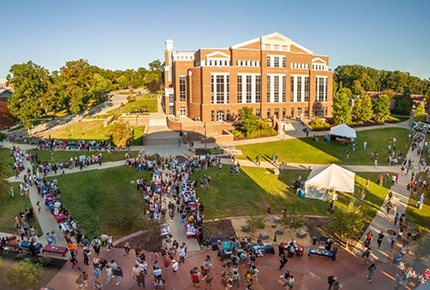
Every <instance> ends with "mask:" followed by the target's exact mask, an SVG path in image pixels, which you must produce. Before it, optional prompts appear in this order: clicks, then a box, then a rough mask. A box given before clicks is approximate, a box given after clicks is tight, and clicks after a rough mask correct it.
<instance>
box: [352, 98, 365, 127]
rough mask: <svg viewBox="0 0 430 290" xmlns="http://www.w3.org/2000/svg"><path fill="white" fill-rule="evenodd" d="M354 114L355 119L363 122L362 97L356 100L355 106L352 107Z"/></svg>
mask: <svg viewBox="0 0 430 290" xmlns="http://www.w3.org/2000/svg"><path fill="white" fill-rule="evenodd" d="M352 114H353V115H354V118H355V121H357V122H358V123H363V102H362V101H361V98H356V99H355V100H354V107H352Z"/></svg>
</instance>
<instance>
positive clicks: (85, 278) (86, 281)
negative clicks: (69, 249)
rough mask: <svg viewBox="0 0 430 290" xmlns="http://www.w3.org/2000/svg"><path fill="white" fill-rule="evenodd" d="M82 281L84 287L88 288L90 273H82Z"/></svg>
mask: <svg viewBox="0 0 430 290" xmlns="http://www.w3.org/2000/svg"><path fill="white" fill-rule="evenodd" d="M82 281H83V282H84V286H85V287H86V288H88V273H87V272H86V271H84V272H82Z"/></svg>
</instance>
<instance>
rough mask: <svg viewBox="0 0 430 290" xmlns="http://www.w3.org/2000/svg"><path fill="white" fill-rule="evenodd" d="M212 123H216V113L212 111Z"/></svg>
mask: <svg viewBox="0 0 430 290" xmlns="http://www.w3.org/2000/svg"><path fill="white" fill-rule="evenodd" d="M211 121H212V122H213V121H215V111H211Z"/></svg>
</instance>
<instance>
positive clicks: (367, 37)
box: [0, 0, 430, 79]
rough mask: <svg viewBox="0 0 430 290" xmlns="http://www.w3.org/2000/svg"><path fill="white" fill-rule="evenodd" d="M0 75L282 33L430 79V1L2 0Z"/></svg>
mask: <svg viewBox="0 0 430 290" xmlns="http://www.w3.org/2000/svg"><path fill="white" fill-rule="evenodd" d="M0 11H2V13H1V16H0V79H1V78H5V77H6V75H7V74H8V71H9V69H10V66H11V65H13V64H16V63H23V62H27V61H29V60H32V61H33V62H35V63H37V64H39V65H42V66H44V67H45V68H47V69H49V70H50V71H52V70H58V69H59V68H60V67H61V66H63V65H64V64H65V62H66V61H69V60H76V59H80V58H84V59H87V60H88V61H89V62H90V64H93V65H97V66H99V67H103V68H109V69H114V70H115V69H128V68H132V69H136V68H138V67H142V66H143V67H148V63H149V62H151V61H153V60H155V59H160V60H161V61H164V47H165V44H164V41H165V40H166V39H173V40H174V48H175V49H176V50H197V49H199V48H223V47H229V46H231V45H234V44H237V43H240V42H243V41H246V40H249V39H253V38H256V37H259V36H262V35H266V34H269V33H272V32H279V33H281V34H283V35H285V36H287V37H289V38H291V39H292V40H293V41H295V42H297V43H299V44H301V45H303V46H304V47H306V48H308V49H310V50H312V51H313V52H314V54H319V55H328V56H329V57H330V68H332V69H335V68H336V67H337V66H338V65H345V64H360V65H365V66H370V67H374V68H377V69H385V70H400V71H405V72H409V73H410V74H411V75H416V76H418V77H420V78H430V1H429V0H389V1H383V0H373V1H368V0H362V1H350V0H342V1H337V0H333V1H332V0H326V1H322V0H320V1H307V0H300V1H297V0H295V1H290V0H283V1H282V0H281V1H272V0H264V1H258V0H247V1H242V0H237V1H236V0H229V1H224V0H218V1H206V0H200V1H187V0H182V1H168V0H164V1H143V0H140V1H139V0H118V1H111V0H102V1H100V0H86V1H81V0H75V1H74V0H70V1H58V0H53V1H43V0H21V1H10V0H9V1H8V0H0Z"/></svg>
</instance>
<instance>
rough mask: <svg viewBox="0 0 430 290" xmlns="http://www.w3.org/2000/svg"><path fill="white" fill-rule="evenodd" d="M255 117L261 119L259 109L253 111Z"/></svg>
mask: <svg viewBox="0 0 430 290" xmlns="http://www.w3.org/2000/svg"><path fill="white" fill-rule="evenodd" d="M255 115H256V116H257V117H258V118H260V117H261V110H260V109H255Z"/></svg>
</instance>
